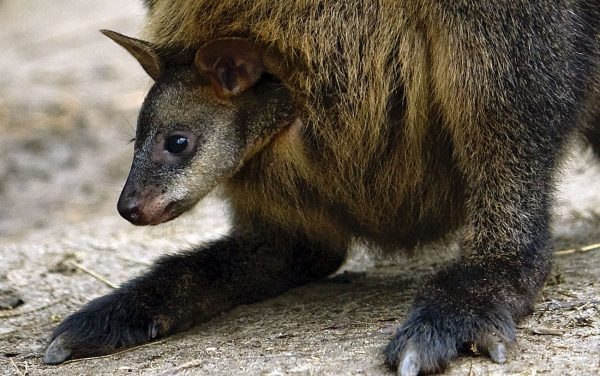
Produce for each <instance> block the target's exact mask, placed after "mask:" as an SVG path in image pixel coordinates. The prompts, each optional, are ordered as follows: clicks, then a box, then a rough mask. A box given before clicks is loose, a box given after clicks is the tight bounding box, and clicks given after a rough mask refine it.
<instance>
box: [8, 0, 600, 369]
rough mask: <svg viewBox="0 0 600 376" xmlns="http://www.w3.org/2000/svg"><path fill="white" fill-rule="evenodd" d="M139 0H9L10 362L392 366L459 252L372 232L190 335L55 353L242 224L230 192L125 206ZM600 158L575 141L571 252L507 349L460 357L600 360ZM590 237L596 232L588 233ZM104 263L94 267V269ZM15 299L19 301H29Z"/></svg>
mask: <svg viewBox="0 0 600 376" xmlns="http://www.w3.org/2000/svg"><path fill="white" fill-rule="evenodd" d="M143 13H144V12H143V9H142V8H141V7H140V5H139V4H138V3H137V2H121V1H117V0H104V1H92V0H85V1H84V0H77V1H75V0H73V1H54V2H49V1H35V0H0V25H2V27H1V28H0V48H1V51H2V53H1V54H0V69H1V70H2V72H3V73H4V74H2V75H0V375H25V374H27V375H132V374H134V375H137V374H144V375H198V374H199V375H202V374H210V375H231V374H243V375H246V374H248V375H339V374H343V375H386V374H389V372H388V371H387V370H386V369H385V368H384V367H383V366H382V356H381V350H382V348H383V346H385V344H386V342H387V341H388V339H389V338H390V336H391V335H392V333H393V331H394V328H395V327H396V326H397V325H399V324H400V323H401V322H402V320H403V318H404V317H405V315H406V313H407V310H408V308H409V306H410V303H411V296H412V294H413V293H414V291H415V290H416V289H417V287H418V286H419V283H420V281H421V280H422V278H424V277H425V276H427V275H428V274H430V273H431V272H432V271H433V270H435V269H436V268H438V267H439V266H440V265H441V264H443V263H444V262H447V261H448V260H449V259H451V258H452V257H453V255H455V253H456V250H457V246H456V244H455V243H453V242H451V241H449V242H447V243H440V244H435V245H432V246H428V247H427V248H424V249H423V250H422V251H419V252H417V254H416V255H415V256H414V257H407V256H402V255H401V256H398V257H397V258H395V259H392V260H390V259H385V260H384V259H381V258H379V257H378V256H376V255H374V254H373V253H372V252H369V250H367V249H364V248H362V247H359V246H357V247H355V250H354V252H353V256H352V258H351V260H350V261H349V262H348V263H347V265H346V266H345V267H344V271H343V272H341V273H340V274H338V275H337V276H335V277H333V278H331V279H329V280H326V281H324V282H321V283H318V284H313V285H309V286H305V287H302V288H298V289H294V290H292V291H290V292H289V293H287V294H285V295H283V296H281V297H278V298H276V299H272V300H269V301H266V302H263V303H259V304H253V305H248V306H241V307H238V308H236V309H234V310H233V311H231V312H227V313H224V314H222V315H220V316H219V317H217V318H216V319H214V320H212V321H210V322H208V323H205V324H203V325H201V326H198V327H196V328H195V329H193V330H191V331H188V332H186V333H183V334H181V335H178V336H175V337H171V338H168V339H165V340H163V341H159V342H155V343H151V344H148V345H145V346H142V347H138V348H135V349H132V350H128V351H125V352H122V353H118V354H114V355H110V356H107V357H101V358H94V359H85V360H77V361H71V362H68V363H66V364H64V365H60V366H46V365H44V364H43V363H42V362H41V358H42V356H43V353H44V350H45V346H46V344H47V343H46V341H47V338H48V336H49V334H50V332H51V330H52V328H53V327H54V326H55V325H56V324H57V323H58V322H59V321H60V320H61V319H62V318H64V317H65V316H66V315H67V314H69V312H72V311H73V310H76V309H77V308H78V307H80V306H81V305H82V304H84V303H85V302H87V301H89V300H90V299H92V298H94V297H97V296H99V295H102V294H105V293H107V292H109V291H110V290H111V288H112V287H110V285H118V284H119V283H121V282H124V281H126V280H128V279H130V278H131V277H132V276H135V275H137V274H139V273H141V272H143V271H144V270H145V269H146V268H148V265H149V264H150V263H151V262H152V260H154V259H156V258H157V257H159V256H160V255H163V254H165V253H171V252H176V251H177V250H180V249H185V248H187V247H190V246H191V245H194V244H198V243H202V242H204V241H207V240H209V239H213V238H215V237H218V236H220V235H222V234H224V233H226V232H227V230H228V223H227V219H226V212H227V208H226V206H225V204H224V203H223V202H222V201H220V200H219V199H218V197H217V196H216V195H213V196H210V197H208V198H207V199H206V200H204V201H203V202H202V203H201V204H200V205H199V206H198V208H197V209H195V210H194V211H193V213H190V214H189V215H186V216H185V217H183V218H181V219H178V220H177V221H175V222H173V223H169V224H166V225H161V226H158V227H155V228H136V227H133V226H131V225H129V224H128V223H127V222H126V221H125V220H123V219H121V218H120V217H119V216H118V214H117V213H116V210H115V205H116V198H117V196H118V193H119V190H120V188H121V184H122V183H123V182H124V179H125V177H126V173H127V170H128V168H129V163H130V158H131V152H132V149H133V146H132V145H131V144H128V140H129V139H130V138H131V137H132V136H133V133H134V127H135V116H136V112H137V108H138V107H139V105H140V103H141V100H142V99H143V96H144V93H145V91H146V90H147V89H148V87H149V83H150V82H149V79H147V78H146V77H145V75H144V73H143V71H142V70H141V69H140V68H139V67H138V66H137V64H136V63H135V62H134V61H133V60H132V59H131V58H129V57H128V56H127V55H126V53H125V52H123V51H122V50H121V49H120V48H118V47H117V46H115V45H113V44H112V43H111V42H110V41H108V40H107V39H106V38H104V37H103V36H102V35H100V34H99V33H98V32H97V30H98V29H100V28H112V29H115V30H117V31H120V32H124V33H126V34H130V35H135V34H136V33H137V32H138V29H139V25H140V23H141V21H142V17H143ZM599 184H600V167H599V164H597V163H596V162H595V161H594V159H593V158H592V156H591V155H590V153H589V152H588V151H586V150H584V149H582V148H580V147H575V148H574V151H573V156H572V157H571V158H570V159H569V161H568V162H567V163H566V164H565V168H564V171H563V173H562V174H561V183H560V187H559V189H558V192H557V205H556V210H555V212H556V215H555V223H554V237H555V241H556V250H557V251H561V250H568V249H579V250H578V251H573V252H570V251H569V252H559V254H557V255H556V257H555V267H554V272H553V273H552V276H551V277H550V279H549V281H548V283H547V285H546V287H545V289H544V291H543V293H542V295H541V296H540V298H539V300H538V303H537V305H536V309H535V313H534V314H533V315H532V316H531V317H529V318H528V319H527V320H525V321H524V322H522V323H521V324H520V326H519V328H520V330H519V334H518V338H517V342H516V343H515V344H514V345H513V346H512V348H511V349H510V352H509V356H508V363H507V364H505V365H497V364H493V363H492V362H491V361H489V360H488V359H487V358H485V357H482V356H477V355H474V354H470V355H467V356H465V357H462V358H461V359H459V360H457V361H456V362H454V363H452V365H451V367H450V369H449V370H448V372H447V374H449V375H537V374H544V375H598V374H600V249H598V248H593V249H590V250H588V251H581V250H580V249H581V247H585V246H587V245H592V244H597V243H600V190H599V189H598V187H599ZM584 249H585V248H584ZM88 271H89V272H92V273H95V274H96V275H95V276H93V275H91V274H89V273H88ZM13 306H14V308H12V309H8V308H10V307H13Z"/></svg>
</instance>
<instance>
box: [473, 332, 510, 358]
mask: <svg viewBox="0 0 600 376" xmlns="http://www.w3.org/2000/svg"><path fill="white" fill-rule="evenodd" d="M477 347H478V348H479V350H480V351H482V352H484V353H486V354H488V355H489V357H490V358H491V359H492V360H493V361H494V362H495V363H505V362H506V345H505V344H504V341H503V340H502V339H500V338H499V337H498V336H497V335H495V334H487V335H486V336H485V338H483V339H482V340H481V342H480V343H478V344H477Z"/></svg>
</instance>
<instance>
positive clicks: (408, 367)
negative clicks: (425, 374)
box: [398, 349, 421, 376]
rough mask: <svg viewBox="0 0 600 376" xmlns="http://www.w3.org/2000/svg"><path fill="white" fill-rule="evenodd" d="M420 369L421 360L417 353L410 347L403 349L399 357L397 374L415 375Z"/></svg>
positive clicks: (400, 375)
mask: <svg viewBox="0 0 600 376" xmlns="http://www.w3.org/2000/svg"><path fill="white" fill-rule="evenodd" d="M420 369H421V360H420V357H419V353H417V352H416V351H414V350H412V349H408V350H407V351H405V352H404V353H403V354H402V356H401V359H400V363H399V366H398V375H399V376H417V375H418V374H419V370H420Z"/></svg>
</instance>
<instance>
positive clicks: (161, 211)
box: [117, 184, 181, 226]
mask: <svg viewBox="0 0 600 376" xmlns="http://www.w3.org/2000/svg"><path fill="white" fill-rule="evenodd" d="M117 209H118V211H119V214H121V216H122V217H123V218H125V219H126V220H128V221H129V222H131V223H133V224H134V225H136V226H146V225H157V224H160V223H163V222H167V221H169V220H171V219H173V218H175V217H177V216H178V215H179V214H181V213H179V212H177V210H176V205H175V203H174V202H171V203H169V202H167V201H166V200H165V197H164V195H163V194H162V193H161V192H160V190H158V189H156V188H155V187H146V188H144V189H141V190H137V189H135V188H133V186H132V185H130V184H126V185H125V187H124V188H123V191H122V192H121V196H120V197H119V202H118V204H117Z"/></svg>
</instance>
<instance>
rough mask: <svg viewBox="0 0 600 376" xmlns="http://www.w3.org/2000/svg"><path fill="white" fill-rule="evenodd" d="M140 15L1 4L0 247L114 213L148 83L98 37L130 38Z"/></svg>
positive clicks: (66, 5) (43, 1) (76, 5)
mask: <svg viewBox="0 0 600 376" xmlns="http://www.w3.org/2000/svg"><path fill="white" fill-rule="evenodd" d="M144 13H145V11H144V9H143V7H142V5H141V1H118V0H103V1H93V0H71V1H68V0H67V1H50V0H0V25H1V26H0V72H1V74H0V239H4V240H8V239H11V240H17V239H19V238H21V237H23V236H24V235H26V234H28V233H29V232H32V231H36V230H39V229H41V228H45V227H48V226H50V225H54V224H57V225H68V224H70V223H73V222H78V221H81V220H83V219H88V218H92V217H94V218H95V217H98V216H104V215H114V214H116V209H115V207H116V198H117V197H118V194H119V191H120V188H121V184H122V183H123V181H124V179H125V177H126V174H127V171H128V168H129V163H130V159H131V154H132V151H133V145H131V144H129V143H128V141H129V140H130V139H131V138H132V137H133V135H134V131H135V121H136V115H137V110H138V107H139V106H140V104H141V101H142V100H143V97H144V94H145V92H146V90H147V89H148V87H149V85H150V79H149V78H148V77H147V76H146V75H145V73H144V72H143V70H142V69H141V68H140V67H139V66H138V65H137V63H136V62H135V61H134V60H133V59H132V58H129V56H128V55H127V54H126V52H125V51H124V50H123V49H121V48H120V47H119V46H117V45H116V44H114V43H113V42H112V41H110V40H109V39H108V38H105V37H104V36H103V35H101V34H100V33H99V32H98V29H101V28H108V29H114V30H117V31H119V32H122V33H125V34H128V35H137V33H138V31H139V29H140V25H141V22H142V20H143V16H144ZM117 215H118V214H117Z"/></svg>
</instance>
